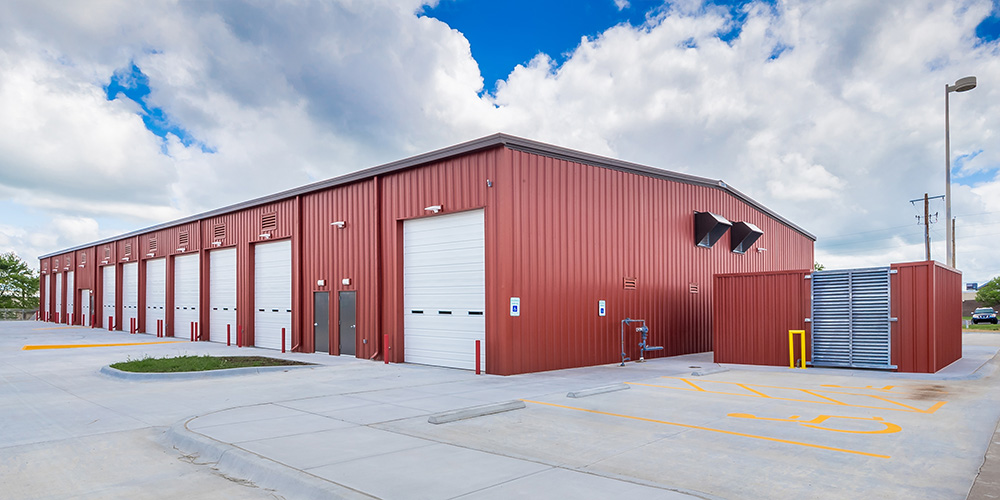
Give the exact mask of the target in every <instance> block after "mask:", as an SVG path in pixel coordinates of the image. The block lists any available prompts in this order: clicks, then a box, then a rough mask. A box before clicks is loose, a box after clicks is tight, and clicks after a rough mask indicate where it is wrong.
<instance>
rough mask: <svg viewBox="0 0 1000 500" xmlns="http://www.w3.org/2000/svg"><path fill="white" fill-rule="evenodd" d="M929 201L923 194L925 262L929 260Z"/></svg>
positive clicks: (925, 194)
mask: <svg viewBox="0 0 1000 500" xmlns="http://www.w3.org/2000/svg"><path fill="white" fill-rule="evenodd" d="M930 209H931V200H930V198H928V197H927V193H924V255H926V256H927V258H926V259H925V260H931V218H930Z"/></svg>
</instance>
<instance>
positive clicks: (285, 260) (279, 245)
mask: <svg viewBox="0 0 1000 500" xmlns="http://www.w3.org/2000/svg"><path fill="white" fill-rule="evenodd" d="M253 288H254V314H253V315H254V330H253V335H254V345H256V346H257V347H263V348H266V349H281V329H282V328H284V329H285V342H286V347H287V342H288V339H290V338H291V337H292V242H291V241H289V240H284V241H276V242H274V243H258V244H257V245H254V281H253Z"/></svg>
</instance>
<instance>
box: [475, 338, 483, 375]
mask: <svg viewBox="0 0 1000 500" xmlns="http://www.w3.org/2000/svg"><path fill="white" fill-rule="evenodd" d="M480 373H482V371H480V370H479V341H478V340H477V341H476V375H479V374H480Z"/></svg>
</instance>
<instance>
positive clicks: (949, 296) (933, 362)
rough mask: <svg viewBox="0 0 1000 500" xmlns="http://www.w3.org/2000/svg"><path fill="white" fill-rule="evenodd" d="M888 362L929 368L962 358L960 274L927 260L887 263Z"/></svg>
mask: <svg viewBox="0 0 1000 500" xmlns="http://www.w3.org/2000/svg"><path fill="white" fill-rule="evenodd" d="M892 269H894V270H896V274H894V275H892V277H891V280H892V315H893V316H894V317H896V318H897V321H896V322H895V323H893V325H892V361H893V364H895V365H896V366H897V367H898V368H897V369H898V370H899V371H901V372H916V373H934V372H937V371H938V370H940V369H942V368H944V367H945V366H948V365H949V364H951V363H953V362H954V361H956V360H958V359H959V358H961V357H962V297H961V290H962V288H961V286H962V274H961V273H959V272H958V271H956V270H954V269H951V268H949V267H946V266H944V265H942V264H939V263H937V262H933V261H924V262H907V263H902V264H892Z"/></svg>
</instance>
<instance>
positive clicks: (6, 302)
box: [0, 252, 38, 309]
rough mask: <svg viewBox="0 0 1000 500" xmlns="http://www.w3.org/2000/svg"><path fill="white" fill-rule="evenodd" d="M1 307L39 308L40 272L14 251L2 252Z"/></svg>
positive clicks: (0, 266)
mask: <svg viewBox="0 0 1000 500" xmlns="http://www.w3.org/2000/svg"><path fill="white" fill-rule="evenodd" d="M0 308H9V309H38V273H36V272H35V270H34V269H32V268H31V267H29V266H28V263H27V262H25V261H23V260H21V258H20V257H18V256H17V254H16V253H14V252H7V253H4V254H0Z"/></svg>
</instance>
